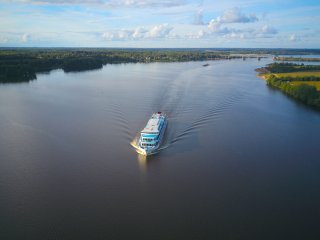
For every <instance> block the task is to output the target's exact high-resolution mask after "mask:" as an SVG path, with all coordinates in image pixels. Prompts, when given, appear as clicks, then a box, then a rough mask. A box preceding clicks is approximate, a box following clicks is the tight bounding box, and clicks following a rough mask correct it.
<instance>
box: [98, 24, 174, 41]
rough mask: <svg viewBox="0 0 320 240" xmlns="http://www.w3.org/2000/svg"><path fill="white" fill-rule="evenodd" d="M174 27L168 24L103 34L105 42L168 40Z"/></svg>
mask: <svg viewBox="0 0 320 240" xmlns="http://www.w3.org/2000/svg"><path fill="white" fill-rule="evenodd" d="M172 30H173V27H171V26H169V25H168V24H160V25H156V26H153V27H150V28H149V29H147V28H143V27H138V28H136V29H135V30H115V31H107V32H104V33H103V34H102V38H103V39H104V40H140V39H155V38H167V37H169V35H170V32H171V31H172Z"/></svg>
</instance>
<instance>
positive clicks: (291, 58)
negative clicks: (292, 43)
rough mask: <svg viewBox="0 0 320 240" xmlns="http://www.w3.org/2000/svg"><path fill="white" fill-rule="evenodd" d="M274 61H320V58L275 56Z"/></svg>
mask: <svg viewBox="0 0 320 240" xmlns="http://www.w3.org/2000/svg"><path fill="white" fill-rule="evenodd" d="M273 60H274V61H289V62H320V58H308V57H274V58H273Z"/></svg>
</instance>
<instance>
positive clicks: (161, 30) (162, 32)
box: [145, 24, 173, 38]
mask: <svg viewBox="0 0 320 240" xmlns="http://www.w3.org/2000/svg"><path fill="white" fill-rule="evenodd" d="M172 29H173V27H171V26H169V25H168V24H161V25H158V26H154V27H152V28H151V29H150V30H149V31H148V32H147V33H146V34H145V36H146V38H163V37H167V36H168V35H169V33H170V32H171V30H172Z"/></svg>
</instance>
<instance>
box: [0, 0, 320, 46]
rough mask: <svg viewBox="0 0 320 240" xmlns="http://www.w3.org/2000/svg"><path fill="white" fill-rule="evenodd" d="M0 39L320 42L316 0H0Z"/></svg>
mask: <svg viewBox="0 0 320 240" xmlns="http://www.w3.org/2000/svg"><path fill="white" fill-rule="evenodd" d="M0 16H1V17H0V46H1V47H22V46H26V47H139V48H143V47H157V48H158V47H159V48H161V47H165V48H167V47H174V48H177V47H183V48H186V47H193V48H194V47H195V48H201V47H203V48H218V47H245V48H250V47H262V48H263V47H275V48H282V47H291V48H319V47H320V2H319V1H316V0H304V1H295V0H291V1H289V0H281V1H279V0H260V1H259V0H224V1H216V0H211V1H209V0H198V1H195V0H162V1H161V0H0Z"/></svg>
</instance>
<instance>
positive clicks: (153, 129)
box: [138, 112, 168, 155]
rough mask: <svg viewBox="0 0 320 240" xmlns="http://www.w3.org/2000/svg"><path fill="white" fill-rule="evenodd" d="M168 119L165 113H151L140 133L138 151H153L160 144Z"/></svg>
mask: <svg viewBox="0 0 320 240" xmlns="http://www.w3.org/2000/svg"><path fill="white" fill-rule="evenodd" d="M167 124H168V121H167V117H166V115H165V114H163V113H161V112H157V113H153V114H152V116H151V118H150V119H149V121H148V123H147V125H146V126H145V127H144V129H143V130H142V131H141V133H140V138H139V142H138V152H139V153H141V154H143V155H150V154H153V153H155V151H156V150H157V149H159V147H160V145H161V141H162V139H163V137H164V132H165V130H166V127H167Z"/></svg>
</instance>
